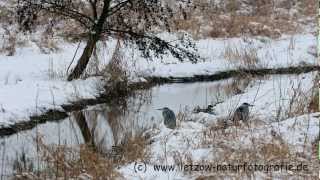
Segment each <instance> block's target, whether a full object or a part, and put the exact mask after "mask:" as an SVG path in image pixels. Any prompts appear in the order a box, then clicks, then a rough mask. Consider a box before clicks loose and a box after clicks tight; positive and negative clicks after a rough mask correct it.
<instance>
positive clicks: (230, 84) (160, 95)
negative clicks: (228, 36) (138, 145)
mask: <svg viewBox="0 0 320 180" xmlns="http://www.w3.org/2000/svg"><path fill="white" fill-rule="evenodd" d="M253 82H254V81H252V80H248V79H227V80H222V81H215V82H203V83H188V84H166V85H162V86H157V87H153V88H151V89H149V90H143V91H137V92H135V93H134V95H133V96H132V97H129V98H127V99H124V100H119V101H118V102H115V103H112V104H100V105H96V106H92V107H88V108H87V109H85V110H83V111H81V112H72V113H71V114H70V117H68V118H66V119H63V120H60V121H58V122H48V123H45V124H42V125H39V126H37V127H36V128H34V129H32V130H28V131H23V132H20V133H17V134H15V135H12V136H9V137H5V138H3V139H0V143H1V144H0V159H1V161H0V170H1V174H5V175H9V174H12V172H13V166H14V161H15V160H17V158H18V157H21V155H22V154H25V155H26V157H27V158H28V160H30V161H31V162H33V164H35V165H34V166H41V163H39V162H40V160H39V159H38V157H39V152H38V146H37V144H39V142H37V139H41V142H43V143H45V144H46V145H53V146H54V145H67V146H68V147H74V148H77V147H78V145H80V144H83V143H91V144H93V145H94V146H96V147H97V148H98V149H99V150H100V151H101V152H107V151H108V150H110V149H111V147H112V146H113V145H117V144H119V143H121V142H122V141H125V139H126V137H127V136H134V135H135V134H137V133H141V132H143V131H145V130H146V129H149V128H152V127H154V126H159V124H161V123H162V115H161V112H160V111H158V110H156V109H157V108H162V107H169V108H170V109H172V110H173V111H174V112H175V113H176V114H177V113H178V112H179V111H183V110H185V109H189V110H191V109H193V108H195V107H196V106H200V107H206V106H207V105H208V104H214V103H216V102H219V101H223V100H224V99H225V98H228V97H230V96H232V95H234V94H237V93H241V91H242V90H243V89H244V88H245V87H246V86H248V85H249V84H250V83H253ZM39 137H40V138H39Z"/></svg>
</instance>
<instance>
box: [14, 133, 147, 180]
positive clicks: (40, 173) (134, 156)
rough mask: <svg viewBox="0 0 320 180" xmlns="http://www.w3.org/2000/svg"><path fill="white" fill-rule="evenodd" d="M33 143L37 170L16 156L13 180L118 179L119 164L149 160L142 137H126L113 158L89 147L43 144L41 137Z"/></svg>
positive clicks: (85, 145) (28, 162)
mask: <svg viewBox="0 0 320 180" xmlns="http://www.w3.org/2000/svg"><path fill="white" fill-rule="evenodd" d="M36 142H37V146H38V148H39V152H38V156H39V157H40V166H41V168H37V169H36V168H35V163H36V162H31V161H30V160H28V158H27V157H26V156H25V155H24V156H23V155H22V156H21V157H20V156H18V157H17V161H16V162H15V163H14V164H15V174H14V178H15V179H60V178H62V179H81V177H88V179H117V178H118V179H119V178H120V179H121V175H120V174H119V173H118V172H117V171H116V169H117V168H118V167H119V166H120V165H126V164H128V163H132V162H135V161H137V160H143V161H148V158H149V157H150V153H149V149H148V148H147V139H146V138H145V137H144V136H142V134H138V135H136V136H130V137H128V138H127V139H126V140H125V142H123V143H122V144H121V145H119V146H117V148H119V149H120V150H121V151H120V152H118V153H119V154H116V155H113V154H112V152H111V151H110V153H107V154H102V153H100V152H99V151H97V149H96V147H94V146H92V145H90V144H88V145H87V144H82V145H80V146H79V147H68V146H66V145H47V144H45V143H44V142H42V138H41V136H38V138H37V140H36Z"/></svg>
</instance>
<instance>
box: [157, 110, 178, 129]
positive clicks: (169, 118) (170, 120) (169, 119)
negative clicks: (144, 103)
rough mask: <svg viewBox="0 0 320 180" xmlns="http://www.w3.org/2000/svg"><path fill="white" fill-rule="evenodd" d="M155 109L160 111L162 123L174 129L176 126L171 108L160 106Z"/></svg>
mask: <svg viewBox="0 0 320 180" xmlns="http://www.w3.org/2000/svg"><path fill="white" fill-rule="evenodd" d="M157 110H160V111H162V116H163V119H164V125H165V126H166V127H167V128H170V129H174V128H175V127H176V115H175V114H174V112H173V111H172V110H171V109H169V108H167V107H164V108H160V109H157Z"/></svg>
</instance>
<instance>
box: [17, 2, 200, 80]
mask: <svg viewBox="0 0 320 180" xmlns="http://www.w3.org/2000/svg"><path fill="white" fill-rule="evenodd" d="M168 3H171V4H173V5H174V6H173V5H170V4H168ZM190 5H192V2H191V0H175V1H168V2H166V1H164V0H24V1H19V6H20V7H23V8H29V9H31V10H32V12H33V13H32V14H36V13H34V11H36V12H43V13H52V14H54V15H55V17H62V18H67V19H72V20H74V21H75V22H77V23H78V24H79V25H80V27H81V28H83V31H84V33H85V34H86V36H87V44H86V47H85V48H84V50H83V53H82V55H81V57H80V59H79V60H78V63H77V65H76V66H75V68H74V69H73V71H72V72H71V74H70V75H69V77H68V80H69V81H70V80H73V79H76V78H79V77H80V76H81V75H82V73H83V71H84V70H85V69H86V66H87V64H88V62H89V60H90V57H91V55H92V53H93V50H94V48H95V47H96V43H97V42H98V41H99V40H101V39H103V37H108V36H117V37H121V39H122V40H123V41H124V42H125V44H126V45H135V46H136V47H137V48H138V49H139V50H140V51H141V52H142V55H143V56H144V57H145V58H149V59H151V58H152V56H153V55H154V56H157V57H159V56H160V57H162V55H164V54H167V53H171V54H172V55H173V56H174V57H175V58H177V59H179V60H181V61H183V60H185V59H187V60H190V61H191V62H194V63H195V62H197V60H198V59H199V56H198V55H197V53H196V49H195V46H194V44H193V43H192V41H191V40H190V38H185V37H184V38H181V39H179V43H177V42H175V43H172V42H167V41H165V40H162V39H161V38H159V37H158V36H156V32H155V31H154V29H157V28H158V29H159V28H160V29H162V30H166V31H168V32H170V31H171V29H170V25H169V24H170V18H172V17H173V15H174V13H175V12H176V11H177V10H182V9H183V8H185V7H188V6H190ZM174 11H175V12H174ZM26 12H30V11H26ZM20 21H21V22H24V21H23V20H20Z"/></svg>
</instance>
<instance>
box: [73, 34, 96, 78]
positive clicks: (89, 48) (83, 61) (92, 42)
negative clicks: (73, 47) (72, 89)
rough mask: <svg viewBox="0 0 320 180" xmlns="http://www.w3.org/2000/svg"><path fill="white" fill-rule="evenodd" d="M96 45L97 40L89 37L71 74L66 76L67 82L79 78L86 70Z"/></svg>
mask: <svg viewBox="0 0 320 180" xmlns="http://www.w3.org/2000/svg"><path fill="white" fill-rule="evenodd" d="M96 43H97V38H94V37H90V38H89V40H88V42H87V45H86V47H85V49H84V51H83V53H82V55H81V57H80V59H79V61H78V64H77V65H76V67H75V68H74V69H73V70H72V72H71V74H70V75H69V76H68V81H72V80H74V79H78V78H80V76H81V74H82V73H83V71H84V70H85V69H86V67H87V65H88V63H89V60H90V57H91V55H92V52H93V49H94V48H95V46H96Z"/></svg>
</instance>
